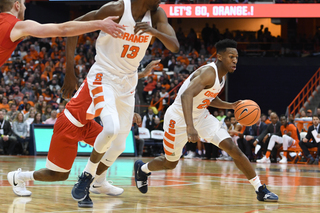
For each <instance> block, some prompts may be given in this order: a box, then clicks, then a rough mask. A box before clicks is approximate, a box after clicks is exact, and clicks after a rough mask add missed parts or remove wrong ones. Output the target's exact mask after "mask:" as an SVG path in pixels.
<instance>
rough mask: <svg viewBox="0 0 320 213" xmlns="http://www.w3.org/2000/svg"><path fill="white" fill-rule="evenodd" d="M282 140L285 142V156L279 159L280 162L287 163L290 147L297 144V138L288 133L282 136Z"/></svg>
mask: <svg viewBox="0 0 320 213" xmlns="http://www.w3.org/2000/svg"><path fill="white" fill-rule="evenodd" d="M282 142H283V145H282V146H283V158H282V159H281V160H280V161H279V163H287V162H288V160H287V157H288V152H287V150H288V147H291V146H295V140H294V139H293V138H291V137H290V136H288V135H283V136H282Z"/></svg>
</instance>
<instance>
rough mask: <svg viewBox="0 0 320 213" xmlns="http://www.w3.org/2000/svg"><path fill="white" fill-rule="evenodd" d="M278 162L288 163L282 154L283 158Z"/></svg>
mask: <svg viewBox="0 0 320 213" xmlns="http://www.w3.org/2000/svg"><path fill="white" fill-rule="evenodd" d="M279 163H284V164H285V163H288V160H287V158H286V157H284V156H283V158H282V159H281V160H280V161H279Z"/></svg>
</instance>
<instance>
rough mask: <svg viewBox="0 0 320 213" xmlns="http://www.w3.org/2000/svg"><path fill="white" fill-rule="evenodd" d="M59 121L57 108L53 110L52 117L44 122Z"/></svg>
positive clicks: (53, 122) (52, 122)
mask: <svg viewBox="0 0 320 213" xmlns="http://www.w3.org/2000/svg"><path fill="white" fill-rule="evenodd" d="M56 121H57V110H52V111H51V116H50V118H48V119H47V120H46V121H45V122H43V123H44V124H55V123H56Z"/></svg>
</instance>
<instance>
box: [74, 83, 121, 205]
mask: <svg viewBox="0 0 320 213" xmlns="http://www.w3.org/2000/svg"><path fill="white" fill-rule="evenodd" d="M89 89H90V91H91V93H92V96H93V98H92V99H93V103H94V112H95V116H98V115H100V118H101V121H102V123H103V129H102V131H101V132H100V133H99V135H98V136H97V137H96V140H95V143H94V147H93V151H92V153H91V155H90V158H89V160H88V162H87V165H86V167H85V168H84V170H83V172H82V173H81V175H80V176H79V179H78V182H77V183H76V184H75V185H74V187H73V189H72V191H71V194H72V197H73V199H74V200H76V201H82V200H83V199H85V198H86V196H87V194H88V192H89V187H90V184H91V183H92V181H93V179H94V176H95V174H96V170H97V167H98V164H99V162H100V160H101V158H102V157H103V155H104V153H105V152H106V150H107V149H108V148H109V146H110V144H111V142H112V141H113V140H114V139H115V138H116V137H117V135H118V133H119V130H120V124H119V117H118V111H117V106H116V94H115V91H114V88H113V87H112V86H110V85H106V84H104V85H98V86H95V85H89Z"/></svg>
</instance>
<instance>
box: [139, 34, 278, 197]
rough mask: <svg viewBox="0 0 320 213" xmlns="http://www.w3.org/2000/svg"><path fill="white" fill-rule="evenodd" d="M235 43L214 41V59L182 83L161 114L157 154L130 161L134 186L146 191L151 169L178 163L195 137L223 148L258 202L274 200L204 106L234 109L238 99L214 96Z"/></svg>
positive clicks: (232, 65) (233, 57) (231, 66)
mask: <svg viewBox="0 0 320 213" xmlns="http://www.w3.org/2000/svg"><path fill="white" fill-rule="evenodd" d="M236 47H237V43H236V42H235V41H233V40H229V39H224V40H221V41H219V42H218V43H216V49H217V62H216V63H214V62H212V63H210V64H207V65H205V66H202V67H201V68H199V69H198V70H196V71H195V72H194V73H192V74H191V75H190V76H189V77H188V78H187V80H185V82H184V83H183V84H182V86H181V88H180V90H179V93H178V96H177V97H176V99H175V101H174V102H173V104H172V105H171V106H170V107H169V108H168V110H167V112H166V114H165V116H164V131H165V134H164V139H163V148H164V151H165V156H160V157H157V158H155V159H153V160H152V161H150V162H149V163H146V164H144V163H143V162H142V161H141V160H137V161H136V162H135V164H134V170H135V181H136V186H137V188H138V189H139V191H140V192H141V193H146V192H147V191H148V176H149V175H150V174H151V173H150V172H151V171H159V170H167V169H174V168H175V167H176V165H177V164H178V162H179V159H180V156H181V153H182V149H183V147H184V145H185V144H186V141H190V142H197V141H198V140H199V136H200V137H201V138H203V139H205V140H206V141H208V142H211V143H213V144H214V145H216V146H218V147H220V148H221V149H222V150H224V151H226V152H227V153H228V154H229V155H230V156H231V157H232V158H233V160H234V162H235V164H236V165H237V167H238V168H239V169H240V170H241V171H242V172H243V173H244V174H245V176H246V177H247V178H248V180H249V182H250V183H251V184H252V185H253V187H254V188H255V191H256V193H257V199H258V200H259V201H277V200H278V196H277V195H276V194H274V193H272V192H270V191H269V190H268V189H267V188H266V185H261V182H260V179H259V177H258V176H257V175H256V173H255V171H254V169H253V168H252V166H251V165H250V162H249V160H248V159H247V158H246V156H245V155H244V154H243V153H242V152H241V151H240V150H239V148H238V147H237V146H236V144H235V143H234V142H233V141H232V139H231V137H230V135H229V134H228V132H227V130H226V129H224V128H221V126H220V124H219V121H218V119H216V118H215V117H214V116H213V115H211V114H210V113H209V111H208V109H207V107H208V106H211V107H216V108H219V109H234V108H235V107H236V105H237V104H238V103H239V102H240V101H237V102H234V103H229V102H225V101H222V100H221V99H220V98H219V97H217V95H218V94H219V92H220V91H221V89H222V88H223V86H224V83H225V75H226V74H227V73H233V72H234V71H235V70H236V65H237V62H238V51H237V49H236Z"/></svg>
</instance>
